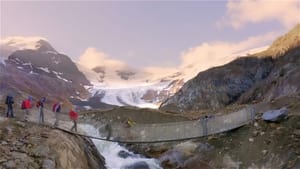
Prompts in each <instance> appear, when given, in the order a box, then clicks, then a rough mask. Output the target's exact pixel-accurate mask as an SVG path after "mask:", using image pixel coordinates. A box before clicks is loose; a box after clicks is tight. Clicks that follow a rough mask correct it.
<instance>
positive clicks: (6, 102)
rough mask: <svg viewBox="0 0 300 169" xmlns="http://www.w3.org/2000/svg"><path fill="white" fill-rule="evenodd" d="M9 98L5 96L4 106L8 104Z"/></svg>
mask: <svg viewBox="0 0 300 169" xmlns="http://www.w3.org/2000/svg"><path fill="white" fill-rule="evenodd" d="M8 101H9V96H6V100H5V104H8Z"/></svg>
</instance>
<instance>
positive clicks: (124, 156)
mask: <svg viewBox="0 0 300 169" xmlns="http://www.w3.org/2000/svg"><path fill="white" fill-rule="evenodd" d="M118 156H119V157H121V158H128V157H134V156H135V155H134V154H131V153H130V152H127V151H124V150H122V151H120V152H119V153H118Z"/></svg>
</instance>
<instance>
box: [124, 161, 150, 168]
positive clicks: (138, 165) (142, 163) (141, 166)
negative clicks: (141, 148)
mask: <svg viewBox="0 0 300 169" xmlns="http://www.w3.org/2000/svg"><path fill="white" fill-rule="evenodd" d="M125 169H150V168H149V166H148V164H147V163H146V162H145V161H140V162H137V163H134V164H133V165H130V166H126V167H125Z"/></svg>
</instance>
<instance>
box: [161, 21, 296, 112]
mask: <svg viewBox="0 0 300 169" xmlns="http://www.w3.org/2000/svg"><path fill="white" fill-rule="evenodd" d="M299 32H300V24H298V25H297V26H296V27H295V28H294V29H293V30H291V31H290V32H288V33H287V34H285V35H284V36H282V37H280V38H278V39H277V40H276V41H274V43H273V44H272V45H271V46H270V47H269V48H268V49H267V50H266V51H264V52H260V53H258V54H254V55H252V56H247V57H241V58H238V59H236V60H234V61H232V62H230V63H228V64H226V65H223V66H219V67H215V68H211V69H209V70H207V71H204V72H200V73H199V74H198V75H197V76H196V77H195V78H193V79H191V80H189V81H188V82H187V83H185V84H184V85H183V87H182V88H181V89H180V90H179V91H178V92H177V93H176V94H175V95H174V96H173V97H171V98H169V99H167V100H166V101H165V102H164V103H162V105H161V106H160V108H161V109H162V110H168V111H173V112H192V111H199V110H203V109H218V108H222V107H224V106H227V105H230V104H233V103H250V102H253V101H254V102H258V101H262V100H266V101H270V100H272V99H276V98H279V97H282V96H286V95H294V94H297V93H299V92H300V82H299V80H298V79H300V73H299V72H300V33H299Z"/></svg>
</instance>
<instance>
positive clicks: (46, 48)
mask: <svg viewBox="0 0 300 169" xmlns="http://www.w3.org/2000/svg"><path fill="white" fill-rule="evenodd" d="M15 41H16V40H15ZM15 41H14V40H10V41H9V43H6V44H3V43H1V46H2V47H1V49H11V48H12V47H11V46H10V45H12V44H13V45H12V46H13V47H15V48H13V49H17V50H16V51H11V52H12V53H11V54H10V55H9V56H8V57H7V59H3V60H4V62H3V64H0V70H1V71H0V90H1V91H3V92H4V93H7V92H13V93H26V94H28V95H32V96H36V97H40V96H46V97H48V98H49V100H52V101H54V100H62V101H67V98H69V97H70V96H76V97H80V98H82V97H83V98H85V97H87V96H88V92H87V91H86V89H85V88H84V86H85V85H90V82H89V81H88V80H87V78H86V77H85V76H84V74H83V73H82V72H80V71H79V70H78V68H77V66H76V64H75V63H74V62H73V61H72V60H71V59H70V58H69V57H68V56H66V55H64V54H60V53H59V52H57V51H56V50H55V49H54V48H53V47H52V46H51V45H50V44H49V43H48V42H47V41H46V40H44V39H39V40H37V41H35V43H34V45H32V46H31V47H32V48H30V49H27V48H26V47H25V48H20V49H18V48H16V45H15V44H16V43H12V42H15ZM33 46H34V47H33ZM2 58H6V57H5V56H4V55H2Z"/></svg>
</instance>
